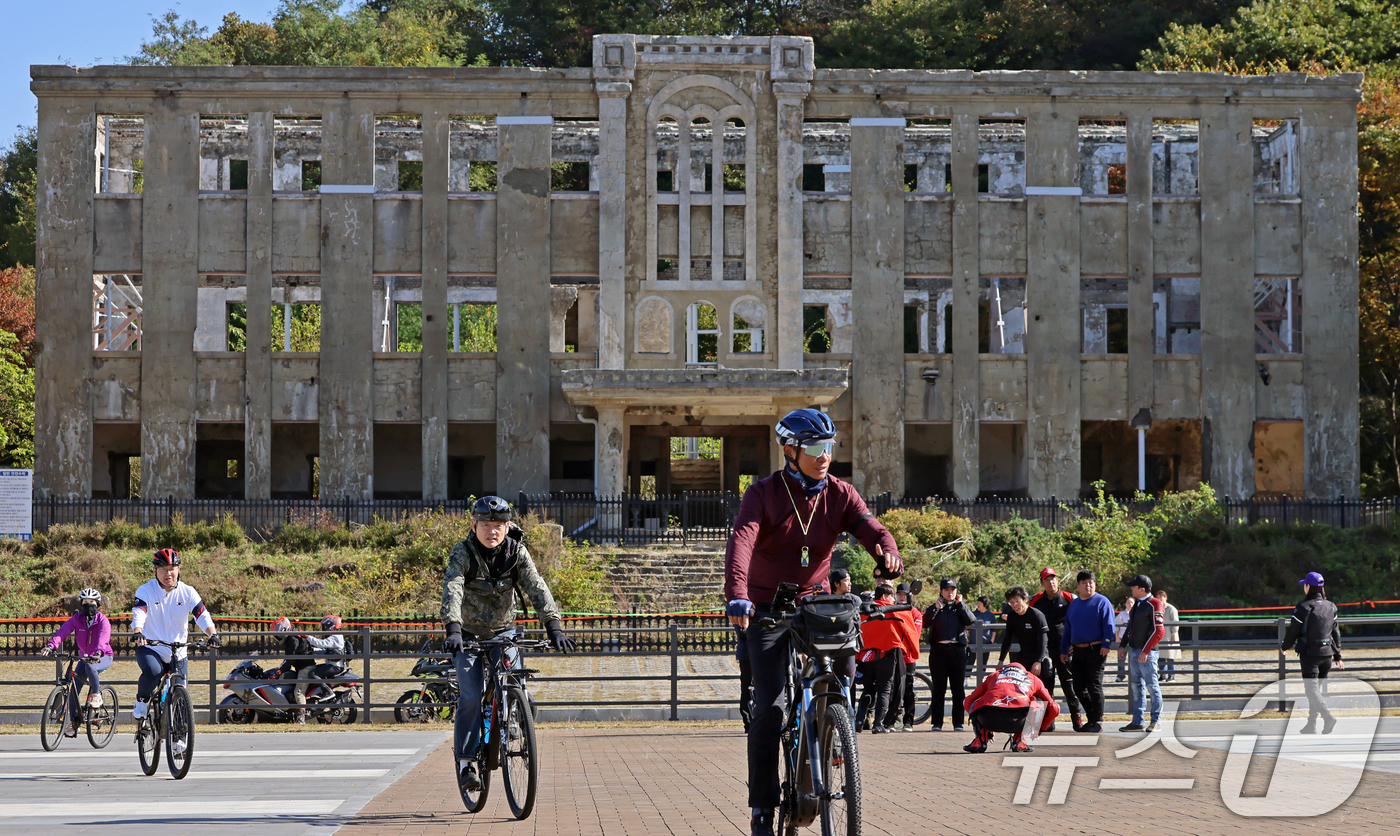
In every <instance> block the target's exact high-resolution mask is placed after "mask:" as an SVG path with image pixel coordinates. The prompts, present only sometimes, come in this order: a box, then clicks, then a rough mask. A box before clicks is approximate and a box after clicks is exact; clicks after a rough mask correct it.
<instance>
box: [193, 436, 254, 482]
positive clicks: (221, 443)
mask: <svg viewBox="0 0 1400 836" xmlns="http://www.w3.org/2000/svg"><path fill="white" fill-rule="evenodd" d="M195 434H196V435H195V447H194V495H195V498H196V499H242V498H243V477H244V471H245V468H244V459H243V425H242V424H241V423H233V422H219V423H209V422H200V423H199V425H198V427H197V428H196V430H195Z"/></svg>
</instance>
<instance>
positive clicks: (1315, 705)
mask: <svg viewBox="0 0 1400 836" xmlns="http://www.w3.org/2000/svg"><path fill="white" fill-rule="evenodd" d="M1298 661H1299V662H1301V663H1302V666H1303V689H1304V690H1305V691H1307V693H1308V722H1309V723H1312V722H1314V721H1316V720H1317V717H1318V715H1319V714H1320V715H1322V716H1323V717H1324V718H1326V719H1328V720H1331V719H1332V712H1330V711H1328V710H1327V702H1326V700H1325V698H1324V692H1325V691H1326V689H1327V684H1326V682H1325V681H1324V680H1326V679H1327V674H1329V673H1331V672H1332V657H1331V656H1303V657H1301V658H1300V659H1299V660H1298Z"/></svg>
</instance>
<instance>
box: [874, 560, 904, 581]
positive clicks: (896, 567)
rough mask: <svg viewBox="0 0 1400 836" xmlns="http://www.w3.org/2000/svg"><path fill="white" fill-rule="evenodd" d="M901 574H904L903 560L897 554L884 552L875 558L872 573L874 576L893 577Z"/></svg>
mask: <svg viewBox="0 0 1400 836" xmlns="http://www.w3.org/2000/svg"><path fill="white" fill-rule="evenodd" d="M881 561H884V564H882V563H881ZM885 564H887V565H885ZM902 574H904V561H903V560H901V559H900V558H899V555H897V554H886V555H883V556H882V557H877V558H875V572H874V575H875V577H876V578H890V579H893V578H897V577H899V576H900V575H902Z"/></svg>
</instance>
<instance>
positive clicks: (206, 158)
mask: <svg viewBox="0 0 1400 836" xmlns="http://www.w3.org/2000/svg"><path fill="white" fill-rule="evenodd" d="M247 154H248V117H247V116H246V115H241V116H218V115H211V114H200V117H199V190H200V191H201V192H228V191H239V190H246V189H247V188H248V162H247V159H246V157H247ZM235 156H236V157H239V158H241V159H239V160H235V159H234V157H235ZM236 163H242V165H241V166H240V167H241V168H242V172H241V174H242V177H241V181H242V182H241V183H239V184H237V185H235V183H234V178H235V170H234V169H235V164H236Z"/></svg>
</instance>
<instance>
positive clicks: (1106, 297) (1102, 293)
mask: <svg viewBox="0 0 1400 836" xmlns="http://www.w3.org/2000/svg"><path fill="white" fill-rule="evenodd" d="M1079 308H1080V313H1081V319H1082V321H1083V326H1084V327H1083V329H1082V330H1083V347H1082V349H1081V350H1082V351H1083V353H1084V354H1127V353H1128V280H1127V279H1126V278H1122V279H1081V280H1080V291H1079Z"/></svg>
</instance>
